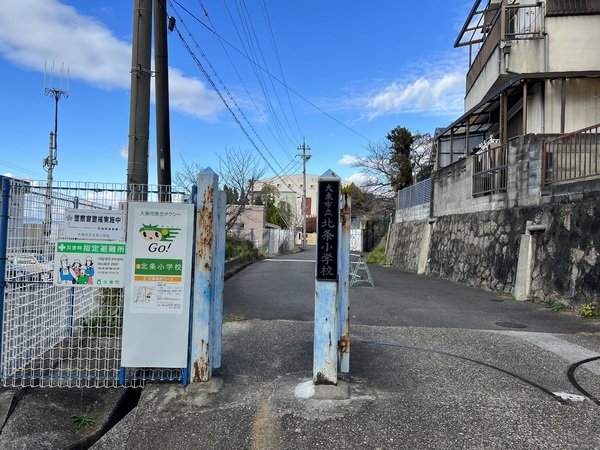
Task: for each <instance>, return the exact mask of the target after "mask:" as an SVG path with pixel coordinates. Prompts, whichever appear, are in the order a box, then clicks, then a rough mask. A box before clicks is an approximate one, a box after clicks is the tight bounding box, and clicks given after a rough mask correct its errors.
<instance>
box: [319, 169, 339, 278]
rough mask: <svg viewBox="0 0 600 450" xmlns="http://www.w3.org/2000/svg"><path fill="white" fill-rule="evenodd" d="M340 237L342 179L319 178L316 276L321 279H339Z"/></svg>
mask: <svg viewBox="0 0 600 450" xmlns="http://www.w3.org/2000/svg"><path fill="white" fill-rule="evenodd" d="M339 238H340V180H339V178H335V179H319V205H318V215H317V261H316V263H317V264H316V271H317V273H316V276H317V280H319V281H337V279H338V245H339V244H338V242H339Z"/></svg>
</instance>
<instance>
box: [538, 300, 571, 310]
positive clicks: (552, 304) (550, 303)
mask: <svg viewBox="0 0 600 450" xmlns="http://www.w3.org/2000/svg"><path fill="white" fill-rule="evenodd" d="M542 305H544V306H545V307H546V308H548V309H551V310H552V311H556V312H560V311H567V310H568V309H570V308H569V305H567V304H565V303H563V302H560V301H557V300H547V301H544V302H542Z"/></svg>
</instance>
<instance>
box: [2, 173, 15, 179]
mask: <svg viewBox="0 0 600 450" xmlns="http://www.w3.org/2000/svg"><path fill="white" fill-rule="evenodd" d="M2 176H3V177H7V178H12V177H13V174H12V173H10V172H6V173H5V174H3V175H2Z"/></svg>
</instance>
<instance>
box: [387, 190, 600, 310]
mask: <svg viewBox="0 0 600 450" xmlns="http://www.w3.org/2000/svg"><path fill="white" fill-rule="evenodd" d="M528 221H531V222H533V223H536V224H542V225H545V226H546V230H545V231H541V232H536V233H534V234H533V235H532V240H533V264H532V267H533V270H532V274H531V280H530V283H531V284H530V286H531V291H530V299H532V300H536V301H545V300H560V301H563V302H566V303H570V304H571V305H572V306H573V307H574V308H575V309H577V308H580V306H581V305H582V304H583V303H586V302H594V303H597V304H598V303H599V302H600V191H595V192H588V193H586V194H583V197H582V199H581V201H580V202H577V203H562V204H548V205H539V206H528V207H522V208H505V209H502V210H491V211H482V212H474V213H467V214H455V215H446V216H442V217H438V218H437V220H436V222H435V223H434V224H433V225H429V224H428V221H427V220H422V221H410V222H401V223H395V224H393V225H392V228H391V232H390V240H389V244H388V255H387V256H388V260H387V261H388V263H389V264H392V265H394V266H398V267H402V268H404V269H407V270H412V271H417V268H418V266H419V260H420V258H422V256H420V254H419V250H420V248H421V243H422V242H423V240H424V239H427V227H430V226H431V227H432V228H431V238H430V239H431V240H430V246H429V253H428V257H427V264H426V269H425V273H428V274H432V275H436V276H440V277H443V278H446V279H449V280H452V281H454V282H457V283H462V284H466V285H469V286H474V287H478V288H482V289H486V290H490V291H498V292H502V293H505V294H509V295H512V294H513V292H514V287H515V281H516V275H517V266H518V262H519V248H520V244H521V239H522V238H523V235H524V234H525V227H526V223H527V222H528Z"/></svg>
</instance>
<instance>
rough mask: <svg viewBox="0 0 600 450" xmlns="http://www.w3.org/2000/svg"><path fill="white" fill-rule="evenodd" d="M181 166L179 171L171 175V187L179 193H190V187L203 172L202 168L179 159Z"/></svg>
mask: <svg viewBox="0 0 600 450" xmlns="http://www.w3.org/2000/svg"><path fill="white" fill-rule="evenodd" d="M181 161H182V163H183V164H182V166H181V170H178V171H177V172H175V174H174V175H173V187H175V188H176V189H177V190H179V191H181V192H186V193H188V194H191V193H192V186H194V185H195V184H196V183H197V182H198V174H199V173H200V172H202V171H203V170H204V168H203V167H202V166H201V165H200V164H198V163H191V164H188V163H187V162H185V161H184V159H183V157H182V158H181Z"/></svg>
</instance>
